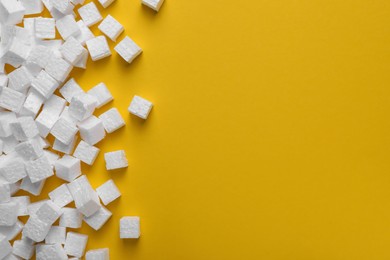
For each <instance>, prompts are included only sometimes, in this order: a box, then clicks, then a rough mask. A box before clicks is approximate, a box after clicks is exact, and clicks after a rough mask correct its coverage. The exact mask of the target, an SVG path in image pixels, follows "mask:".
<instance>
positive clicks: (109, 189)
mask: <svg viewBox="0 0 390 260" xmlns="http://www.w3.org/2000/svg"><path fill="white" fill-rule="evenodd" d="M96 192H97V194H98V195H99V197H100V199H101V200H102V202H103V204H104V205H108V204H110V203H111V202H113V201H114V200H116V199H117V198H119V197H120V196H121V192H120V191H119V189H118V187H117V186H116V185H115V183H114V181H113V180H108V181H106V182H105V183H103V184H102V185H100V186H99V187H97V188H96Z"/></svg>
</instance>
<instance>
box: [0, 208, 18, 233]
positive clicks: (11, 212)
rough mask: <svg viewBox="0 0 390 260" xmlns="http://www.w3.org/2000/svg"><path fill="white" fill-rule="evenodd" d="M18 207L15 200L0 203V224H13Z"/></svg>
mask: <svg viewBox="0 0 390 260" xmlns="http://www.w3.org/2000/svg"><path fill="white" fill-rule="evenodd" d="M18 207H19V205H18V204H16V203H15V202H6V203H2V204H0V226H8V227H9V226H13V225H15V223H16V221H17V220H18Z"/></svg>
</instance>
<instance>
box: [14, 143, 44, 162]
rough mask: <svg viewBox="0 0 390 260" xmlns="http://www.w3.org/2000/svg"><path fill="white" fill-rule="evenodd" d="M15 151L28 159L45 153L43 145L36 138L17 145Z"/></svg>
mask: <svg viewBox="0 0 390 260" xmlns="http://www.w3.org/2000/svg"><path fill="white" fill-rule="evenodd" d="M15 152H16V153H17V154H18V155H19V156H20V157H22V158H23V159H24V160H27V161H30V160H36V159H38V158H39V157H40V156H42V155H43V151H42V147H41V146H40V144H39V143H38V142H37V141H36V140H34V139H31V140H28V141H25V142H22V143H19V144H18V145H16V146H15Z"/></svg>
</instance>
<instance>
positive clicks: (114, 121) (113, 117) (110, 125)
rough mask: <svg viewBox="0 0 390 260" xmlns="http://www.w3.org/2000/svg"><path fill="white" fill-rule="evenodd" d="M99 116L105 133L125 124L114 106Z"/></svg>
mask: <svg viewBox="0 0 390 260" xmlns="http://www.w3.org/2000/svg"><path fill="white" fill-rule="evenodd" d="M99 118H100V120H102V123H103V126H104V129H106V131H107V133H112V132H114V131H116V130H118V129H119V128H121V127H123V126H124V125H125V121H124V120H123V118H122V116H121V114H119V111H118V109H116V108H115V107H114V108H111V109H109V110H107V111H106V112H104V113H103V114H101V115H100V116H99Z"/></svg>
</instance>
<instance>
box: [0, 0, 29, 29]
mask: <svg viewBox="0 0 390 260" xmlns="http://www.w3.org/2000/svg"><path fill="white" fill-rule="evenodd" d="M24 12H25V9H24V7H23V5H22V4H21V3H20V2H19V1H14V0H0V22H1V23H7V24H18V23H20V22H21V21H22V19H23V15H24Z"/></svg>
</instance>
